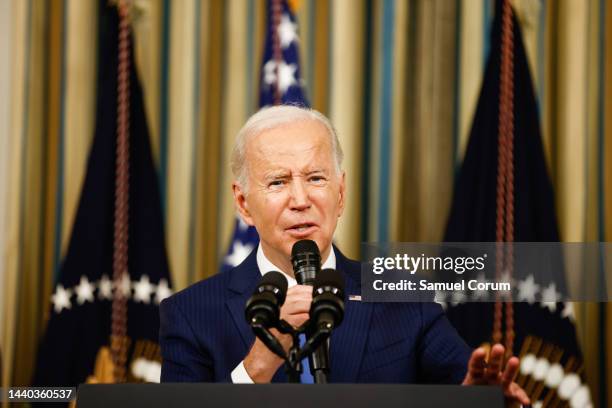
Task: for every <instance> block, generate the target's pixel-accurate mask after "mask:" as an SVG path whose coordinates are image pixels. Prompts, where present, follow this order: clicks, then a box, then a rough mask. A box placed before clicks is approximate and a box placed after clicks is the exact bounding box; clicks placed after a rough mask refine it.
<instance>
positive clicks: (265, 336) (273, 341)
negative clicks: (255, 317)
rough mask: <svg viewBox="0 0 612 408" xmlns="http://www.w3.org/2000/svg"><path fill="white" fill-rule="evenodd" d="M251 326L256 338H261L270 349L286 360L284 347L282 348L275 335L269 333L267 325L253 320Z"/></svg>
mask: <svg viewBox="0 0 612 408" xmlns="http://www.w3.org/2000/svg"><path fill="white" fill-rule="evenodd" d="M251 328H252V329H253V333H255V336H257V338H258V339H259V340H261V341H262V342H263V344H265V345H266V346H267V347H268V348H269V349H270V351H272V352H273V353H274V354H276V355H277V356H279V357H280V358H282V359H283V360H287V353H285V349H284V348H283V346H282V344H281V343H280V341H278V339H277V338H276V337H274V335H273V334H272V333H270V330H268V328H267V327H265V326H264V325H263V324H261V323H259V322H254V323H252V324H251Z"/></svg>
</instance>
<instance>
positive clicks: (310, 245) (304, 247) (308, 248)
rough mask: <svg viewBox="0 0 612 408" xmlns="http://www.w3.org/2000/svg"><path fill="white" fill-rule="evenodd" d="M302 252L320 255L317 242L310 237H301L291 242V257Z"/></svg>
mask: <svg viewBox="0 0 612 408" xmlns="http://www.w3.org/2000/svg"><path fill="white" fill-rule="evenodd" d="M303 253H313V254H317V255H319V257H320V256H321V255H320V253H319V247H318V246H317V243H316V242H314V241H313V240H311V239H302V240H300V241H297V242H296V243H295V244H293V248H291V259H293V258H295V257H296V256H298V254H303Z"/></svg>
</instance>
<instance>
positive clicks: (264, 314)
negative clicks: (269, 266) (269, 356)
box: [244, 271, 288, 358]
mask: <svg viewBox="0 0 612 408" xmlns="http://www.w3.org/2000/svg"><path fill="white" fill-rule="evenodd" d="M287 286H288V285H287V278H285V276H284V275H283V274H282V273H280V272H276V271H272V272H268V273H266V274H264V275H263V276H262V278H261V281H260V282H259V284H258V285H257V287H256V288H255V292H254V293H253V296H251V297H250V298H249V300H247V303H246V307H245V309H244V316H245V318H246V321H247V323H248V324H249V325H250V326H251V329H252V330H253V332H254V333H255V335H256V336H257V337H258V338H259V339H260V340H261V341H262V342H263V343H264V344H265V345H266V346H267V347H268V348H269V349H270V350H271V351H272V352H274V353H275V354H276V355H278V356H279V357H281V358H285V357H286V353H285V349H284V348H283V346H282V345H281V344H280V342H279V341H278V340H277V338H276V337H274V335H273V334H272V333H270V331H269V330H268V329H269V328H271V327H276V326H278V324H279V317H280V307H281V306H282V305H283V303H285V298H286V297H287Z"/></svg>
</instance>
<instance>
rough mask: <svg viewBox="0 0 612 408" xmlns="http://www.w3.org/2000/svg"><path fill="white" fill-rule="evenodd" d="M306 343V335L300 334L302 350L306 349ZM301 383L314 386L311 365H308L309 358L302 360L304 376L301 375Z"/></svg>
mask: <svg viewBox="0 0 612 408" xmlns="http://www.w3.org/2000/svg"><path fill="white" fill-rule="evenodd" d="M305 343H306V334H304V333H301V334H300V348H302V347H304V344H305ZM300 382H301V383H302V384H314V378H313V376H312V374H310V365H309V364H308V357H305V358H304V359H302V374H301V375H300Z"/></svg>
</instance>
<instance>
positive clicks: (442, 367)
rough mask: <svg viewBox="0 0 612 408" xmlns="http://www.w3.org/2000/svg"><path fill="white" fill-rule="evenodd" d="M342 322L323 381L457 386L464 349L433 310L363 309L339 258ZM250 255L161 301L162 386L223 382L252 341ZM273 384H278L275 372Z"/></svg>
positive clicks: (356, 284) (348, 266)
mask: <svg viewBox="0 0 612 408" xmlns="http://www.w3.org/2000/svg"><path fill="white" fill-rule="evenodd" d="M335 250H336V254H337V257H336V258H337V264H336V266H337V269H338V270H340V271H342V272H343V273H344V276H345V285H346V286H345V287H346V290H345V296H346V299H345V308H346V309H345V315H344V321H343V322H342V324H341V325H340V327H339V328H338V329H336V330H335V331H334V333H333V334H332V337H331V346H330V375H329V381H330V382H384V383H397V382H402V383H414V382H420V383H423V382H427V383H459V382H461V381H462V380H463V377H464V376H465V373H466V368H467V367H466V366H467V361H468V358H469V354H470V349H469V347H468V346H467V345H466V344H465V342H464V341H463V339H461V337H459V335H458V334H457V332H456V331H455V329H454V328H453V327H452V326H451V324H450V323H449V321H448V320H447V319H446V316H445V314H444V312H443V311H442V308H441V307H440V306H439V305H438V304H435V303H365V302H360V301H354V300H348V296H349V295H356V294H360V282H361V277H360V265H359V263H358V262H355V261H352V260H349V259H347V258H346V257H345V256H344V255H342V254H341V253H340V251H338V250H337V249H335ZM256 252H257V251H256V250H255V251H253V252H252V253H251V254H250V255H249V257H248V258H247V259H246V260H245V261H244V262H243V263H242V264H241V265H239V266H237V267H236V268H234V269H232V270H231V271H229V272H227V273H224V274H218V275H215V276H213V277H211V278H209V279H206V280H203V281H201V282H198V283H196V284H194V285H192V286H191V287H189V288H187V289H185V290H183V291H181V292H179V293H177V294H175V295H173V296H171V297H169V298H168V299H166V300H164V301H163V302H162V304H161V306H160V319H161V326H160V345H161V353H162V357H163V363H162V374H161V381H162V382H200V381H216V382H231V378H230V374H231V371H232V370H233V369H234V368H235V367H236V366H237V365H238V364H239V363H240V361H242V360H243V359H244V357H245V356H246V355H247V353H248V351H249V349H250V347H251V345H252V344H253V342H254V340H255V337H254V335H253V333H252V332H251V329H250V327H249V326H248V325H247V323H246V321H245V318H244V306H245V303H246V301H247V299H248V298H249V296H250V295H251V294H252V293H253V291H254V290H255V287H256V286H257V283H258V282H259V280H260V279H261V273H260V272H259V269H258V267H257V260H256ZM273 381H274V382H283V381H286V376H285V372H284V369H283V368H282V367H281V368H280V369H279V370H278V371H277V373H276V375H275V376H274V378H273Z"/></svg>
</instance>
